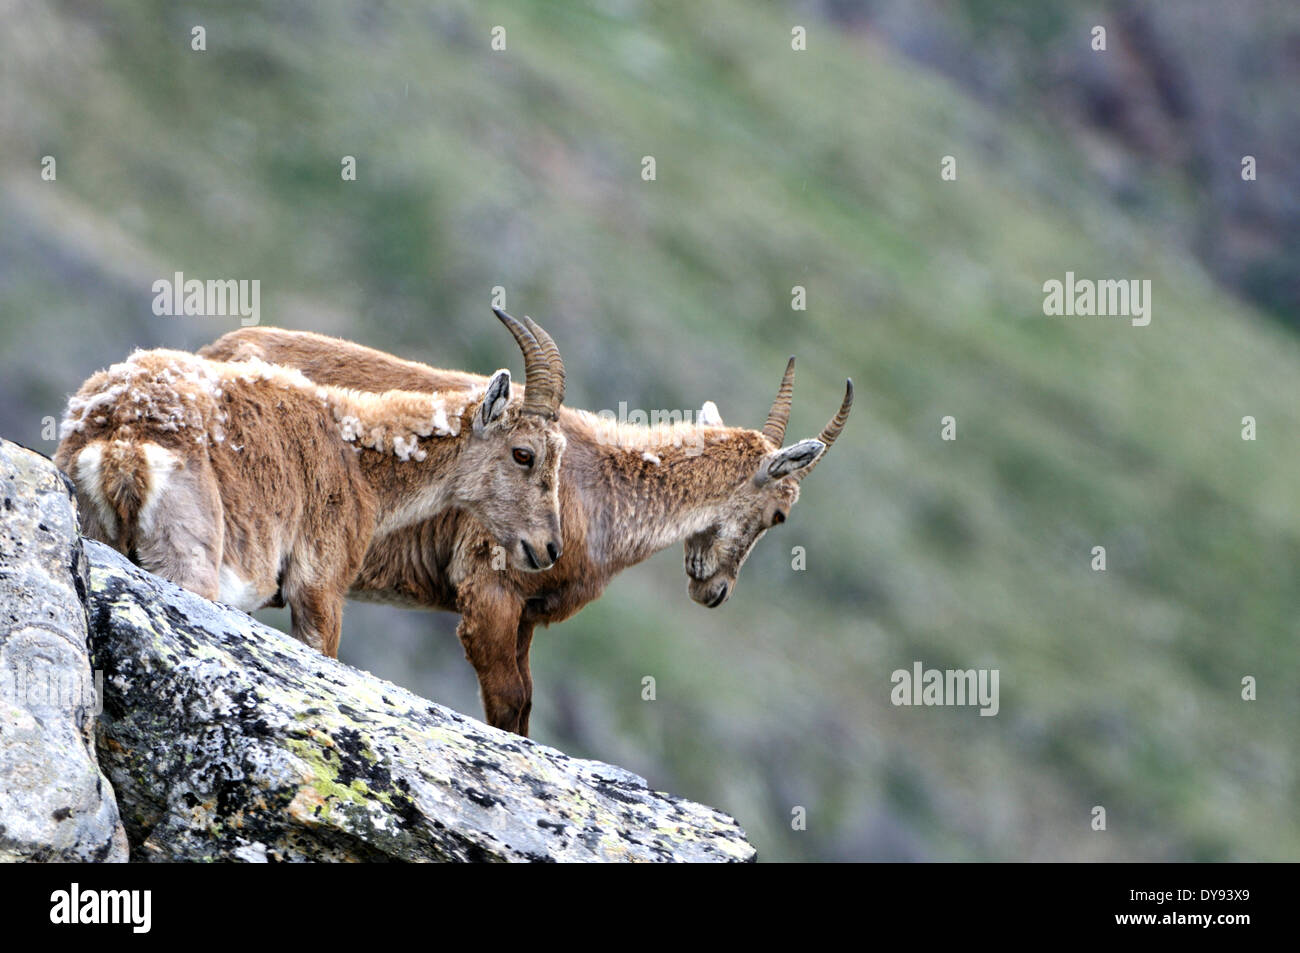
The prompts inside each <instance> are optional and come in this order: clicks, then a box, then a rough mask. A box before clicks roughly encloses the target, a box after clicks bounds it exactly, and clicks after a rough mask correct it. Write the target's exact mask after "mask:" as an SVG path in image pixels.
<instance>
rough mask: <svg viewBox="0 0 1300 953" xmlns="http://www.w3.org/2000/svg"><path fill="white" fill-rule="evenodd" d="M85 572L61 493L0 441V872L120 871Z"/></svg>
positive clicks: (47, 471) (45, 464)
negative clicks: (80, 865) (61, 866)
mask: <svg viewBox="0 0 1300 953" xmlns="http://www.w3.org/2000/svg"><path fill="white" fill-rule="evenodd" d="M85 592H86V567H85V560H84V556H83V554H82V548H81V544H80V541H79V538H78V535H77V518H76V509H75V505H74V503H73V500H72V493H71V489H70V487H69V486H68V485H67V482H66V481H65V480H64V479H63V477H62V476H61V475H60V474H59V472H58V470H56V469H55V467H54V464H52V463H51V462H50V461H49V460H48V459H46V458H45V457H43V456H41V455H40V454H38V453H34V452H32V451H30V450H27V449H24V448H23V447H20V446H18V445H17V444H13V443H10V442H8V441H5V440H0V861H17V860H47V861H122V860H125V859H126V856H127V845H126V837H125V833H124V831H123V828H122V825H121V823H120V821H119V819H118V811H117V803H116V801H115V800H114V797H113V789H112V788H111V787H110V786H109V785H108V783H107V781H106V780H105V778H104V776H103V775H102V774H101V773H100V770H99V765H98V763H97V760H96V756H95V744H94V725H95V709H96V696H95V684H94V680H93V677H92V671H91V664H90V653H89V642H88V639H87V627H86V606H85V602H84V598H85Z"/></svg>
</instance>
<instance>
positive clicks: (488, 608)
mask: <svg viewBox="0 0 1300 953" xmlns="http://www.w3.org/2000/svg"><path fill="white" fill-rule="evenodd" d="M199 353H200V354H204V355H207V356H210V357H214V358H221V359H238V358H240V357H260V358H262V359H264V360H267V361H273V362H277V363H282V364H286V365H289V366H291V367H295V368H298V369H301V370H302V371H303V372H304V373H305V374H307V376H309V377H311V378H312V379H314V380H318V381H322V382H330V383H333V384H337V385H341V386H346V387H367V386H368V387H376V386H382V387H398V388H403V389H407V390H412V391H427V390H443V389H447V388H471V387H477V386H481V381H482V378H479V377H477V376H476V375H473V374H466V373H462V372H458V371H443V370H436V369H433V368H430V367H428V366H426V365H423V364H417V363H414V362H411V361H404V360H400V359H398V358H394V357H392V356H390V355H387V354H385V353H383V352H381V351H376V350H373V349H371V348H367V347H363V346H361V345H358V344H353V343H351V342H348V341H342V340H339V339H337V338H330V337H325V336H323V335H319V334H314V333H311V332H301V331H285V330H280V329H277V328H248V329H244V330H240V331H234V332H231V333H230V334H227V335H225V336H224V337H222V338H221V339H219V340H218V341H216V342H214V343H213V344H211V345H208V346H207V347H205V348H204V349H202V350H201V351H200V352H199ZM559 424H560V427H561V429H562V431H563V432H564V435H565V438H566V441H567V442H566V448H567V449H566V450H565V454H564V459H563V461H562V462H561V467H560V481H559V499H560V509H561V517H562V518H561V526H562V531H563V534H564V556H563V557H562V558H561V559H560V560H559V561H558V562H557V563H556V565H555V566H554V568H552V569H551V570H550V571H548V572H545V573H535V574H524V573H519V572H516V571H513V570H510V569H506V570H499V569H496V568H494V567H493V565H492V563H491V561H490V558H489V546H490V544H489V542H488V540H487V539H486V537H485V535H484V533H483V530H482V528H481V527H480V526H479V524H478V522H477V521H476V520H475V519H474V518H473V517H472V516H470V515H469V514H467V513H465V512H463V511H459V510H448V511H446V512H444V513H442V514H440V515H438V516H435V517H432V518H430V519H428V520H425V521H423V522H421V523H418V524H415V525H412V526H410V527H408V528H406V529H404V530H401V531H399V532H395V533H393V534H391V535H389V536H388V537H387V538H386V539H384V540H383V541H382V542H381V543H378V544H376V545H375V546H373V547H371V550H370V552H369V553H368V554H367V556H366V560H365V564H364V565H363V566H362V568H361V572H360V575H359V576H358V578H357V580H356V582H355V583H354V584H353V587H352V592H351V595H352V596H353V597H355V598H362V599H370V600H375V601H384V602H391V603H395V604H398V605H404V606H412V607H427V608H436V609H444V610H448V611H453V612H459V613H460V614H461V622H460V626H459V628H458V630H457V632H458V634H459V636H460V639H461V642H462V644H463V646H464V648H465V655H466V658H467V659H468V660H469V661H470V663H471V664H472V665H473V666H474V669H475V671H476V673H477V674H478V678H479V685H480V689H481V691H482V695H483V707H484V711H485V714H486V717H487V721H488V722H489V723H490V724H492V725H495V726H497V727H500V728H507V729H509V730H511V731H516V732H518V733H520V734H524V735H526V734H527V733H528V722H529V714H530V712H531V709H532V695H533V682H532V676H531V673H530V669H529V661H528V657H529V649H530V647H531V643H532V637H533V630H534V628H535V627H536V626H537V625H539V624H541V625H548V624H550V623H552V622H560V621H563V620H564V619H567V618H569V617H570V616H572V615H573V614H575V613H576V612H578V610H580V609H581V608H582V607H583V606H584V605H586V604H587V603H588V602H590V601H592V600H593V599H596V598H597V597H599V596H600V594H601V593H602V592H603V591H604V589H605V586H606V585H607V584H608V583H609V581H610V579H612V578H613V577H614V576H615V575H616V574H617V573H619V572H621V571H622V570H623V569H625V568H627V567H628V566H632V565H634V564H636V563H638V562H640V561H642V560H643V559H646V558H648V557H649V556H651V555H652V554H654V553H655V552H657V551H659V550H660V549H663V548H665V547H666V546H669V545H672V544H673V543H674V542H677V541H679V540H685V541H687V553H686V556H687V559H686V563H687V572H688V575H689V576H690V577H691V578H690V591H691V595H692V598H694V599H696V601H698V602H702V603H704V604H706V605H711V606H716V605H720V604H721V603H722V602H724V601H725V600H726V599H727V598H728V597H729V596H730V594H731V592H732V591H734V589H735V581H736V576H737V574H738V573H739V571H740V567H741V565H743V563H744V561H745V558H746V557H747V556H748V554H749V552H750V550H751V549H752V547H753V545H754V543H755V542H756V541H757V539H758V537H759V536H761V535H762V533H763V532H765V531H766V530H767V528H768V527H769V526H771V525H772V524H773V522H775V521H776V519H777V518H778V517H777V515H776V514H777V512H778V511H779V512H780V513H781V517H780V518H784V514H785V512H786V511H788V509H789V507H790V506H791V505H793V503H794V502H795V500H796V499H797V498H798V495H799V487H798V484H797V482H796V480H795V479H794V478H793V477H784V476H783V477H782V478H779V479H766V478H764V477H762V476H760V474H765V473H766V472H767V467H768V466H770V465H773V464H775V463H776V462H777V461H778V460H781V459H785V458H786V457H788V456H791V455H797V454H794V451H795V449H796V448H787V449H786V450H785V451H779V450H778V448H777V446H776V445H775V444H774V443H773V442H772V441H771V440H770V439H769V438H768V437H766V436H764V435H763V434H761V433H758V432H757V431H752V430H742V429H739V428H729V427H722V426H716V427H714V426H697V425H691V424H678V425H676V426H674V427H668V428H647V427H635V426H625V425H624V426H620V425H616V424H613V423H611V422H607V421H605V420H602V419H600V418H598V417H596V416H594V415H592V414H588V413H586V412H583V411H574V410H571V409H568V408H561V410H560V415H559ZM805 444H816V447H805V448H804V451H803V455H802V456H801V457H800V459H801V460H804V459H807V458H808V457H809V455H811V459H812V460H815V459H816V454H817V453H820V448H821V446H822V445H821V444H820V443H818V442H817V441H805ZM801 446H802V445H801ZM799 465H800V466H807V463H806V462H800V463H799ZM760 484H761V485H760Z"/></svg>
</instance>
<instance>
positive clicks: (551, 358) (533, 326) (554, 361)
mask: <svg viewBox="0 0 1300 953" xmlns="http://www.w3.org/2000/svg"><path fill="white" fill-rule="evenodd" d="M524 323H525V324H527V325H528V330H530V331H532V332H533V337H535V338H537V343H538V344H540V345H541V346H542V353H543V354H545V355H546V363H547V364H548V365H549V367H550V369H551V387H552V388H553V390H554V396H555V404H554V406H553V407H552V408H551V414H552V415H554V414H555V413H557V412H558V411H559V409H560V404H562V403H564V384H565V377H564V359H563V358H562V357H560V349H559V348H558V347H557V346H556V344H555V339H554V338H552V337H551V336H550V335H549V334H547V333H546V331H545V330H543V328H542V326H541V325H540V324H538V323H537V322H536V321H534V320H533V319H532V318H530V317H529V316H528V315H524Z"/></svg>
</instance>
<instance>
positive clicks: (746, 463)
mask: <svg viewBox="0 0 1300 953" xmlns="http://www.w3.org/2000/svg"><path fill="white" fill-rule="evenodd" d="M589 423H590V422H589ZM584 436H585V437H586V438H587V439H585V440H582V441H581V442H578V441H574V440H572V439H571V440H570V442H569V449H568V450H567V451H566V453H567V454H571V455H573V459H571V460H570V459H568V458H566V469H571V472H574V473H575V474H581V478H580V480H579V487H580V492H581V494H582V498H583V503H584V509H585V510H586V512H587V537H588V538H587V547H588V551H589V555H590V557H591V559H592V560H593V561H594V562H596V563H597V564H599V565H603V566H605V567H606V568H608V569H609V570H610V571H612V572H618V571H621V570H623V569H625V568H627V567H628V566H631V565H634V564H636V563H639V562H641V561H642V560H644V559H647V558H649V557H650V556H652V555H654V554H655V553H657V552H658V551H659V550H661V549H664V548H666V547H668V546H671V545H673V544H674V543H678V542H680V541H682V540H684V539H686V538H687V537H689V536H691V535H693V534H695V533H698V532H701V531H703V530H705V529H707V528H708V527H709V526H711V525H713V523H714V522H715V520H716V519H717V517H718V514H719V511H720V509H721V507H722V505H723V504H724V503H726V501H727V500H729V499H730V498H731V496H732V494H733V493H734V491H735V490H736V488H737V487H739V486H741V485H742V484H743V483H744V481H745V480H748V479H750V478H751V477H752V476H753V474H754V473H755V472H756V471H757V469H758V464H759V461H760V460H761V459H762V458H763V456H764V455H765V454H766V453H768V452H769V451H770V450H771V446H770V445H769V444H768V443H767V441H766V440H765V439H764V437H763V435H762V434H759V433H757V432H755V431H752V430H742V429H740V428H735V427H709V426H700V425H695V424H677V425H674V426H672V427H666V428H646V427H632V426H627V425H615V424H613V423H608V424H607V423H606V422H604V421H597V422H596V423H595V424H593V425H591V426H590V428H589V432H588V433H587V434H585V435H584ZM579 455H581V457H582V459H579Z"/></svg>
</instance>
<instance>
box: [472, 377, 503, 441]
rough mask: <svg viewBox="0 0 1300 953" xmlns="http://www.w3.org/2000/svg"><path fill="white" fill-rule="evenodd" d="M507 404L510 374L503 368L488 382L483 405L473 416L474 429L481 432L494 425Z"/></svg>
mask: <svg viewBox="0 0 1300 953" xmlns="http://www.w3.org/2000/svg"><path fill="white" fill-rule="evenodd" d="M509 404H510V372H509V371H508V370H506V369H505V368H504V367H503V368H501V370H499V371H497V372H496V373H495V374H493V375H492V377H491V379H490V380H489V381H488V385H487V391H486V392H485V393H484V394H483V403H482V404H480V405H479V408H478V413H476V414H475V415H474V429H475V430H476V431H480V432H481V431H483V430H485V429H487V428H488V427H490V426H491V425H492V424H494V423H496V422H497V421H498V420H500V419H501V417H502V416H503V415H504V414H505V412H506V407H507V406H509Z"/></svg>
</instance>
